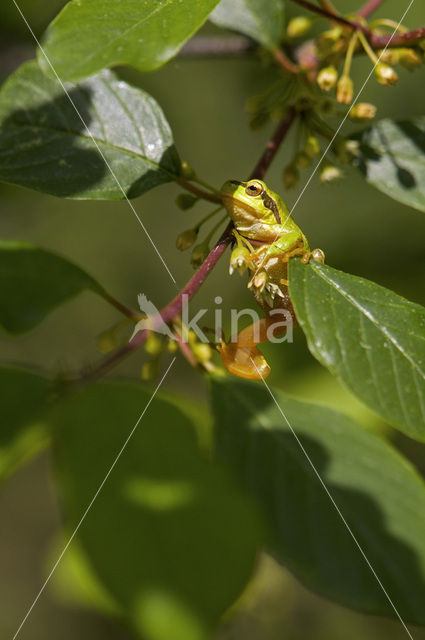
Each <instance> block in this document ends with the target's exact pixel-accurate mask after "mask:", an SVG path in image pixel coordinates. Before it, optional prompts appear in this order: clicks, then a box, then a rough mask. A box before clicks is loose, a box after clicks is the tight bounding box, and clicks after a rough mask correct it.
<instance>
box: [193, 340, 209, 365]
mask: <svg viewBox="0 0 425 640" xmlns="http://www.w3.org/2000/svg"><path fill="white" fill-rule="evenodd" d="M192 353H193V355H194V356H195V358H196V359H197V361H198V362H200V363H201V364H204V363H205V362H208V361H209V360H211V357H212V349H211V347H210V345H209V344H206V343H205V342H197V343H196V344H194V345H193V346H192Z"/></svg>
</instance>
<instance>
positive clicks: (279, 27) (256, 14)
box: [210, 0, 285, 49]
mask: <svg viewBox="0 0 425 640" xmlns="http://www.w3.org/2000/svg"><path fill="white" fill-rule="evenodd" d="M284 16H285V8H284V4H283V0H221V2H220V4H219V5H218V7H217V8H216V9H214V11H213V12H212V14H211V16H210V20H211V21H212V22H214V23H215V24H216V25H218V26H219V27H225V28H227V29H232V31H239V32H240V33H243V34H245V35H246V36H248V37H250V38H252V39H253V40H256V41H257V42H259V43H260V44H262V45H263V46H264V47H266V48H267V49H273V48H274V47H277V46H278V45H279V43H280V41H281V39H282V36H283V29H284Z"/></svg>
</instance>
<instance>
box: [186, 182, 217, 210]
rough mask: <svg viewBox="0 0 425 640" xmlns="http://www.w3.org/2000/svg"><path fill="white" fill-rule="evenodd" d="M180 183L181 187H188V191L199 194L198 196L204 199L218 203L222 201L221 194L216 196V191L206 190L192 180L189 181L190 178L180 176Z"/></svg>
mask: <svg viewBox="0 0 425 640" xmlns="http://www.w3.org/2000/svg"><path fill="white" fill-rule="evenodd" d="M178 183H179V185H180V186H181V187H183V189H186V191H190V192H191V193H193V194H194V195H195V196H198V198H202V200H208V202H216V203H218V204H219V203H220V202H221V199H220V198H219V196H216V195H215V194H214V193H210V192H209V191H205V190H204V189H200V188H199V187H197V186H196V185H194V184H193V183H192V182H189V180H185V179H184V178H180V179H179V180H178Z"/></svg>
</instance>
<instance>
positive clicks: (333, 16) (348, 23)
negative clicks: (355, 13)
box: [292, 0, 370, 35]
mask: <svg viewBox="0 0 425 640" xmlns="http://www.w3.org/2000/svg"><path fill="white" fill-rule="evenodd" d="M292 2H296V4H299V5H300V6H301V7H304V8H305V9H308V10H309V11H313V12H314V13H318V14H319V15H321V16H323V17H325V18H328V20H333V21H334V22H339V23H340V24H342V25H344V26H345V27H348V28H349V29H360V30H361V31H363V32H364V33H366V34H367V35H368V34H369V33H370V31H369V29H368V28H367V27H365V26H364V25H362V24H360V23H359V22H356V21H354V20H347V18H344V17H343V16H340V15H339V14H337V13H333V12H331V11H327V10H326V9H323V8H322V7H318V6H317V5H316V4H312V3H311V2H308V0H292Z"/></svg>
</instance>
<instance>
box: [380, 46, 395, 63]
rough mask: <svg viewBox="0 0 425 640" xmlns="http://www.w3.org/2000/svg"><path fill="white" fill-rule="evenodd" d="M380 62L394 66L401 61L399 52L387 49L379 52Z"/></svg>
mask: <svg viewBox="0 0 425 640" xmlns="http://www.w3.org/2000/svg"><path fill="white" fill-rule="evenodd" d="M377 54H378V58H379V62H383V63H384V64H390V65H391V66H394V65H395V64H397V63H398V61H399V51H398V49H385V51H384V50H381V51H377Z"/></svg>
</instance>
